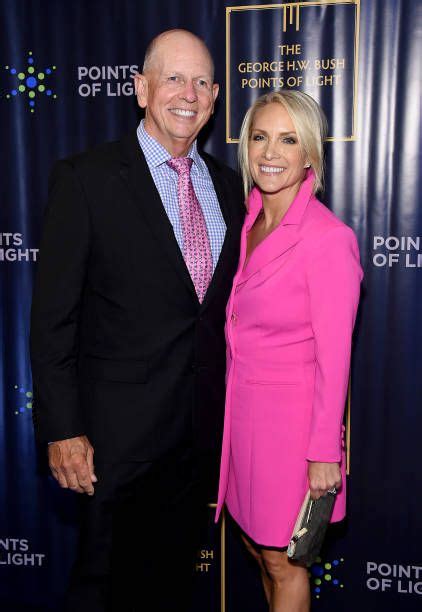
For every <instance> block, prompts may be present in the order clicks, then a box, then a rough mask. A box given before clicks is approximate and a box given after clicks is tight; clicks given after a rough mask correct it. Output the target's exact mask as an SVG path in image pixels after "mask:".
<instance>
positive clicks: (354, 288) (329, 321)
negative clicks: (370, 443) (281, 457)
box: [306, 225, 363, 462]
mask: <svg viewBox="0 0 422 612" xmlns="http://www.w3.org/2000/svg"><path fill="white" fill-rule="evenodd" d="M362 277H363V273H362V269H361V266H360V261H359V249H358V245H357V240H356V237H355V234H354V233H353V231H352V230H351V229H350V228H349V227H347V226H346V225H342V226H338V227H336V228H334V229H332V230H330V231H329V232H328V233H326V234H325V235H324V236H323V240H322V241H321V243H320V244H319V246H318V247H317V248H315V249H314V250H313V252H312V253H310V257H309V263H308V265H307V282H308V291H309V300H310V311H311V324H312V329H313V333H314V340H315V350H316V372H315V388H314V399H313V406H312V417H311V428H310V436H309V444H308V451H307V456H306V458H307V459H308V460H309V461H323V462H339V461H340V460H341V429H342V421H343V413H344V405H345V400H346V393H347V386H348V380H349V370H350V354H351V343H352V332H353V326H354V323H355V318H356V312H357V307H358V302H359V291H360V282H361V280H362Z"/></svg>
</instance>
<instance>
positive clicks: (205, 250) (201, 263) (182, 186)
mask: <svg viewBox="0 0 422 612" xmlns="http://www.w3.org/2000/svg"><path fill="white" fill-rule="evenodd" d="M192 161H193V160H192V158H190V157H174V158H173V159H169V160H168V162H167V164H168V165H169V166H170V168H172V169H173V170H175V171H176V172H177V174H178V183H177V198H178V200H179V212H180V223H181V226H182V232H183V257H184V260H185V263H186V266H187V269H188V270H189V274H190V275H191V278H192V282H193V284H194V287H195V291H196V294H197V296H198V300H199V302H200V303H202V301H203V299H204V297H205V294H206V292H207V289H208V285H209V284H210V281H211V277H212V254H211V246H210V239H209V236H208V232H207V226H206V223H205V219H204V215H203V213H202V209H201V205H200V204H199V202H198V198H197V197H196V195H195V191H194V189H193V185H192V180H191V177H190V169H191V166H192Z"/></svg>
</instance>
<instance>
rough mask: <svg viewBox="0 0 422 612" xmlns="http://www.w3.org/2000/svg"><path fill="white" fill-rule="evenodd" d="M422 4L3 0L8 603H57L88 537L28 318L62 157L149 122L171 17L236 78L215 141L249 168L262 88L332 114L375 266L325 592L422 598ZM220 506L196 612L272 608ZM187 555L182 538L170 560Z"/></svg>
mask: <svg viewBox="0 0 422 612" xmlns="http://www.w3.org/2000/svg"><path fill="white" fill-rule="evenodd" d="M421 13H422V6H421V3H420V2H418V0H360V1H359V0H349V1H348V0H338V1H335V0H332V1H326V0H320V1H309V2H306V1H304V2H289V3H277V2H271V1H268V0H267V2H261V3H259V2H247V1H245V0H244V1H243V2H236V1H234V0H233V1H232V2H229V1H223V0H160V1H155V0H144V1H142V2H141V1H139V0H119V1H117V0H89V1H88V0H72V1H67V2H66V1H65V0H0V16H1V17H0V24H1V36H0V126H1V131H0V135H1V152H2V155H1V160H2V161H1V174H0V190H1V192H0V338H1V342H0V361H1V363H0V610H1V611H2V612H3V611H4V612H15V611H40V612H41V611H42V612H47V611H54V610H58V609H59V606H60V599H61V596H62V594H63V590H64V586H65V583H66V580H67V577H68V573H69V570H70V567H71V564H72V561H73V558H74V555H75V542H76V533H77V532H76V527H77V520H76V508H75V498H74V495H73V494H72V493H70V492H66V491H62V490H59V488H58V487H57V486H56V484H55V482H53V481H52V479H51V478H50V477H49V475H48V472H47V470H46V466H45V461H43V458H42V457H40V455H39V453H37V451H36V448H35V445H34V440H33V432H32V423H31V409H32V389H31V373H30V366H29V358H28V328H29V323H28V320H29V310H30V302H31V291H32V284H33V278H34V271H35V268H36V262H37V258H38V254H39V250H38V245H39V238H40V229H41V223H42V214H43V210H44V206H45V203H46V192H47V178H48V174H49V170H50V167H51V165H52V163H53V162H54V160H56V159H57V158H61V157H65V156H68V155H70V154H72V153H75V152H78V151H82V150H84V149H86V148H88V147H90V146H93V145H95V144H98V143H100V142H103V141H106V140H111V139H114V138H117V137H119V136H120V135H121V134H122V133H124V132H127V131H128V130H130V129H132V128H133V127H135V126H136V125H137V123H138V121H139V119H140V113H139V109H138V108H137V106H136V100H135V97H134V95H133V93H134V92H133V79H132V76H133V74H134V73H136V72H137V70H138V68H139V67H140V65H141V64H142V60H143V55H144V51H145V48H146V45H147V44H148V42H149V41H150V39H151V38H152V37H153V36H155V35H156V34H158V33H159V32H161V31H163V30H166V29H169V28H174V27H182V28H187V29H189V30H192V31H193V32H195V33H197V34H198V35H199V36H201V37H202V38H204V40H205V41H206V43H207V44H208V46H209V48H210V50H211V53H212V55H213V57H214V60H215V64H216V79H217V81H218V82H219V83H220V84H221V90H220V91H221V94H220V98H219V101H218V104H217V109H216V114H215V116H214V117H213V120H212V123H211V124H210V125H209V126H208V127H207V128H206V130H205V132H204V135H203V136H202V140H203V145H204V147H205V149H206V150H208V151H209V152H210V153H212V154H214V155H216V156H217V157H219V158H221V159H222V160H224V161H226V162H227V163H228V164H230V165H232V166H233V167H235V166H236V150H237V142H238V136H239V128H240V125H241V121H242V118H243V115H244V113H245V111H246V110H247V108H248V106H249V105H250V104H251V103H252V102H253V101H254V100H255V98H256V97H257V96H259V95H260V94H262V93H264V92H267V91H270V90H272V89H300V90H303V91H306V92H308V93H310V94H311V95H312V96H314V97H315V98H316V99H317V100H318V101H319V102H320V103H321V104H322V106H323V108H324V110H325V112H326V114H327V117H328V120H329V125H330V131H329V138H328V142H327V145H326V156H327V185H326V192H325V195H324V202H325V203H326V204H327V206H328V207H329V208H331V209H332V210H333V211H334V212H335V213H336V214H337V215H338V216H339V217H340V218H341V219H343V220H344V221H345V222H346V223H348V224H349V225H350V226H351V227H352V228H353V229H354V230H355V232H356V233H357V236H358V239H359V244H360V249H361V256H362V263H363V266H364V270H365V279H364V283H363V289H362V300H361V306H360V310H359V315H358V321H357V329H356V333H355V339H354V354H353V366H352V372H351V383H350V389H349V397H348V403H347V407H346V425H347V450H348V472H349V476H348V489H349V505H348V518H347V520H346V521H345V522H344V523H343V524H341V525H338V526H336V527H333V528H332V529H331V530H330V533H329V535H328V538H327V542H326V544H325V546H324V549H323V551H322V553H321V558H320V559H319V560H318V562H317V563H315V564H314V565H313V566H312V568H310V581H311V588H312V600H313V604H312V605H313V610H321V611H324V612H325V611H326V612H334V611H336V612H337V611H339V610H341V611H342V612H355V611H356V610H361V611H362V612H373V611H375V612H378V611H379V612H393V611H394V612H397V610H400V612H407V611H412V610H415V611H416V610H420V609H422V527H421V518H420V507H421V488H422V477H421V468H420V464H421V459H420V456H419V450H420V446H421V445H420V436H421V430H422V410H421V406H422V386H421V381H422V369H421V368H422V362H421V344H422V318H421V315H420V313H421V304H422V244H421V234H422V208H421V206H420V197H419V176H420V168H421V159H420V153H419V147H418V145H419V137H420V99H421V91H420V76H421V57H422V51H421V46H420V42H421V41H420V35H421V31H422V15H421ZM74 240H75V243H76V242H77V240H78V236H77V235H75V236H74ZM213 501H215V500H210V502H213ZM213 512H214V509H213V508H212V507H210V522H209V533H208V534H206V535H205V536H204V541H203V545H202V547H201V549H200V550H199V551H198V558H197V565H196V570H197V573H196V575H197V585H196V586H197V593H196V604H195V610H194V612H247V611H253V612H260V611H262V612H264V611H265V610H266V605H265V601H264V598H263V594H262V592H261V586H260V581H259V577H258V574H257V572H256V568H255V567H254V565H253V564H252V563H251V562H250V561H249V560H248V558H247V556H246V555H245V554H244V552H243V549H242V546H241V545H240V543H239V540H238V537H237V535H236V533H235V531H234V530H233V528H232V526H231V525H230V521H229V520H226V522H224V523H223V524H222V525H220V526H218V527H214V526H213V522H212V520H213ZM177 556H178V551H177V550H174V549H173V548H172V544H171V542H169V546H168V549H167V550H165V551H163V564H164V566H165V571H171V568H172V566H173V565H174V564H177ZM139 602H140V606H141V603H142V582H141V580H140V590H139ZM151 612H152V611H151ZM187 612H188V611H187Z"/></svg>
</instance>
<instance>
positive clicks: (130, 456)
mask: <svg viewBox="0 0 422 612" xmlns="http://www.w3.org/2000/svg"><path fill="white" fill-rule="evenodd" d="M202 156H203V159H204V160H205V162H206V164H207V166H208V169H209V172H210V175H211V177H212V180H213V183H214V187H215V190H216V193H217V197H218V200H219V203H220V206H221V210H222V213H223V216H224V220H225V222H226V225H227V232H226V237H225V241H224V244H223V248H222V251H221V255H220V259H219V262H218V265H217V268H216V270H215V273H214V276H213V279H212V282H211V284H210V287H209V289H208V292H207V295H206V297H205V299H204V302H203V303H202V304H199V302H198V299H197V296H196V293H195V289H194V286H193V284H192V281H191V278H190V275H189V272H188V270H187V268H186V266H185V263H184V260H183V256H182V254H181V252H180V249H179V247H178V244H177V241H176V238H175V236H174V233H173V229H172V226H171V224H170V222H169V220H168V217H167V214H166V212H165V210H164V207H163V205H162V202H161V200H160V197H159V194H158V192H157V190H156V188H155V185H154V182H153V179H152V177H151V175H150V172H149V170H148V167H147V164H146V161H145V158H144V156H143V154H142V151H141V149H140V147H139V144H138V141H137V137H136V133H135V132H133V133H131V134H130V135H129V136H128V137H126V138H124V139H122V140H121V141H118V142H114V143H108V144H106V145H103V146H101V147H99V148H97V149H95V150H93V151H90V152H88V153H84V154H82V155H79V156H76V157H73V158H71V159H68V160H65V161H60V162H58V163H57V164H56V166H55V168H54V170H53V172H52V175H51V179H50V186H49V202H48V206H47V211H46V217H45V224H44V232H43V237H42V241H41V248H40V260H39V265H38V270H37V278H36V283H35V290H34V297H33V305H32V324H31V360H32V373H33V382H34V411H33V413H34V424H35V428H36V432H37V436H38V438H39V439H40V440H42V441H48V440H60V439H64V438H69V437H73V436H77V435H80V434H86V435H87V436H88V437H89V439H90V441H91V442H92V444H93V446H94V449H95V452H96V458H97V460H98V458H100V460H104V461H119V460H151V459H154V458H157V457H159V456H161V455H162V454H163V453H165V452H166V451H167V450H170V449H172V448H174V447H176V446H177V445H178V444H180V442H181V441H184V440H185V439H192V438H193V440H194V442H195V444H196V445H197V446H198V448H200V449H204V450H206V451H208V450H211V451H212V450H218V448H219V445H220V441H221V430H222V423H223V412H224V375H225V341H224V332H223V328H224V319H225V306H226V302H227V298H228V295H229V292H230V288H231V283H232V278H233V275H234V273H235V269H236V265H237V261H238V253H239V237H240V229H241V225H242V222H243V215H244V207H243V197H242V188H241V182H240V179H239V177H238V175H237V174H236V173H235V172H234V171H233V170H231V169H230V168H228V167H226V166H224V165H223V164H221V163H220V162H218V161H217V160H215V159H214V158H212V157H211V156H210V155H207V154H205V153H203V154H202Z"/></svg>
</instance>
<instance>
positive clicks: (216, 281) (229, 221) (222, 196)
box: [201, 155, 240, 308]
mask: <svg viewBox="0 0 422 612" xmlns="http://www.w3.org/2000/svg"><path fill="white" fill-rule="evenodd" d="M202 157H203V160H204V161H205V163H206V165H207V168H208V171H209V173H210V176H211V180H212V182H213V185H214V189H215V193H216V195H217V200H218V203H219V205H220V209H221V212H222V215H223V218H224V222H225V224H226V235H225V237H224V242H223V245H222V247H221V252H220V257H219V258H218V262H217V265H216V268H215V270H214V274H213V277H212V279H211V282H210V285H209V287H208V291H207V293H206V295H205V298H204V301H203V302H202V304H201V308H205V307H206V306H207V305H208V304H209V302H210V301H211V300H212V298H213V296H214V295H215V293H216V291H217V289H218V287H219V285H220V283H221V281H222V280H223V278H224V275H225V273H226V264H227V258H228V257H229V254H230V253H231V251H232V249H233V240H234V235H233V231H234V229H235V228H234V227H233V203H232V202H231V201H230V199H231V195H230V193H229V191H228V189H227V185H226V182H225V180H224V177H223V176H222V172H221V170H219V168H217V167H216V165H215V164H214V162H213V160H212V159H211V158H210V157H208V155H202ZM239 230H240V228H239Z"/></svg>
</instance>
